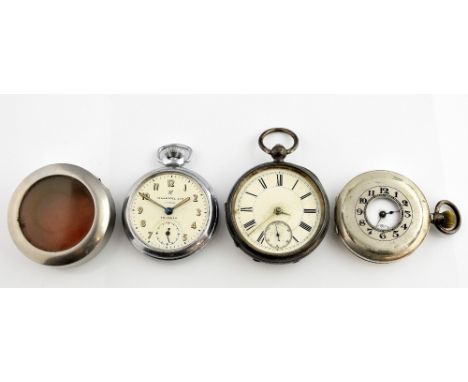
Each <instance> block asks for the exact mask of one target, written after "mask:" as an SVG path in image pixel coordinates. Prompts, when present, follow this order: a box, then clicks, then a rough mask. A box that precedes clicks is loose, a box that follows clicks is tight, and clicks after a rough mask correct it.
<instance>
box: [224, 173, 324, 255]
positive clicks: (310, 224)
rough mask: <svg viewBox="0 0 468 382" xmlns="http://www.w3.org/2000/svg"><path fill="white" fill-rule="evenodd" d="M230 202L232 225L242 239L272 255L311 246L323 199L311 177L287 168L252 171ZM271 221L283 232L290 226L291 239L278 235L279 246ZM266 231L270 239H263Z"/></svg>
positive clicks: (316, 229)
mask: <svg viewBox="0 0 468 382" xmlns="http://www.w3.org/2000/svg"><path fill="white" fill-rule="evenodd" d="M232 204H233V207H234V211H233V218H234V224H235V225H236V226H237V231H238V233H239V235H240V236H241V237H242V238H243V241H244V242H245V243H247V244H248V245H249V246H250V247H251V248H253V249H254V250H256V251H259V252H262V253H265V254H268V255H270V254H271V255H274V256H288V255H289V254H291V253H293V252H296V251H300V250H301V249H302V248H306V247H307V246H308V245H310V242H311V240H312V238H314V237H315V235H316V233H317V232H318V230H320V228H321V227H320V224H319V223H320V222H321V221H322V220H323V214H324V210H325V202H324V198H323V196H322V194H321V192H320V189H319V187H318V186H317V184H316V183H315V182H314V181H313V179H311V178H310V177H308V176H306V175H305V174H302V173H301V172H299V171H294V170H292V169H289V168H278V169H276V168H275V169H271V168H265V169H260V170H258V171H256V172H254V173H252V174H251V175H250V176H248V177H247V178H246V179H245V180H244V181H243V182H242V183H240V185H239V186H238V188H237V190H236V191H235V194H234V197H233V203H232ZM274 223H276V224H277V225H278V229H279V230H282V232H283V233H284V234H285V235H286V232H287V231H288V230H287V229H286V227H289V231H290V240H286V239H287V236H284V239H283V238H282V237H281V234H280V244H279V245H278V241H277V236H276V232H275V229H276V228H275V227H276V226H275V224H274ZM267 228H268V229H269V231H268V232H267ZM270 230H272V231H270ZM268 233H270V234H271V235H273V236H272V237H271V240H270V239H268V240H267V239H266V237H267V234H268ZM275 238H276V239H275ZM275 240H276V244H275Z"/></svg>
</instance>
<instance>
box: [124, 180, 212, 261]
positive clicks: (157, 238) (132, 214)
mask: <svg viewBox="0 0 468 382" xmlns="http://www.w3.org/2000/svg"><path fill="white" fill-rule="evenodd" d="M209 217H210V202H209V198H208V196H207V195H206V193H205V192H204V190H203V188H202V187H201V185H200V184H199V183H198V181H197V180H196V179H194V178H193V177H191V176H188V175H186V174H182V173H179V172H173V171H167V172H163V173H159V174H156V175H154V176H152V177H150V178H147V179H146V180H144V181H143V182H142V183H141V184H140V186H139V187H137V189H136V191H135V192H134V193H133V196H132V198H131V199H130V200H129V224H130V226H131V229H132V231H133V232H134V234H135V235H136V237H137V238H138V239H139V240H140V241H141V242H142V243H144V245H145V246H147V247H149V248H151V249H153V250H156V251H161V252H171V251H178V250H181V249H184V248H186V247H188V246H190V245H191V244H193V243H195V242H197V241H198V240H199V239H200V237H201V236H202V234H203V232H204V231H205V229H206V227H207V225H208V224H209Z"/></svg>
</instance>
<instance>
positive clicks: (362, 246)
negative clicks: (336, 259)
mask: <svg viewBox="0 0 468 382" xmlns="http://www.w3.org/2000/svg"><path fill="white" fill-rule="evenodd" d="M335 220H336V230H337V233H338V235H339V236H340V237H341V239H342V240H343V242H344V244H345V245H346V247H348V249H349V250H351V252H353V253H354V254H355V255H357V256H359V257H360V258H362V259H364V260H368V261H371V262H374V263H389V262H392V261H395V260H398V259H401V258H403V257H405V256H408V255H410V254H411V253H413V252H414V251H415V250H416V249H417V248H418V247H419V246H420V245H421V243H422V242H423V241H424V239H425V238H426V236H427V234H428V232H429V228H430V224H431V223H432V224H434V225H435V226H436V228H437V229H438V230H439V231H441V232H442V233H445V234H449V235H450V234H454V233H456V232H457V231H458V230H459V228H460V225H461V216H460V212H459V211H458V209H457V207H456V206H455V205H454V204H453V203H451V202H449V201H448V200H442V201H440V202H439V203H438V204H437V205H436V208H435V211H434V212H433V213H430V210H429V204H428V202H427V200H426V197H425V196H424V194H423V193H422V192H421V190H420V189H419V188H418V186H416V184H414V183H413V182H412V181H411V180H410V179H408V178H406V177H405V176H403V175H400V174H397V173H394V172H390V171H371V172H367V173H364V174H361V175H359V176H357V177H355V178H354V179H352V180H351V181H350V182H349V183H348V184H347V185H346V186H345V187H344V188H343V190H342V191H341V193H340V195H339V197H338V199H337V202H336V208H335Z"/></svg>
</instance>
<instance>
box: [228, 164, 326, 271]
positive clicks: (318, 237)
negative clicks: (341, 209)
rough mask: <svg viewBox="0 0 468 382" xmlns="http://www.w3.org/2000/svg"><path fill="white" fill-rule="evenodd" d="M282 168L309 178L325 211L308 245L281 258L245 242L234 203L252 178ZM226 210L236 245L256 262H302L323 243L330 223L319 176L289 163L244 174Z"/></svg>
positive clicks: (255, 169)
mask: <svg viewBox="0 0 468 382" xmlns="http://www.w3.org/2000/svg"><path fill="white" fill-rule="evenodd" d="M282 168H283V169H288V170H291V171H295V172H298V173H300V174H301V175H302V176H304V177H307V178H309V179H310V180H311V181H312V182H313V183H314V184H315V185H316V186H317V189H318V190H319V191H320V194H321V196H322V200H323V206H324V208H323V209H324V211H323V214H322V218H321V220H320V221H319V223H318V224H319V229H318V230H317V233H316V234H315V235H314V236H313V237H312V238H311V239H310V240H309V241H308V242H307V244H305V245H304V246H302V247H301V248H299V249H297V250H295V251H293V252H291V253H287V254H283V255H282V256H280V257H279V256H274V255H271V254H270V253H267V252H263V251H259V250H257V249H256V248H254V247H252V246H250V244H249V243H247V242H245V241H244V240H243V237H242V234H241V233H240V232H239V230H238V227H237V224H236V222H235V219H234V209H235V206H234V201H235V198H236V195H237V193H238V192H239V190H240V188H241V186H242V185H243V184H244V182H246V181H247V180H248V179H249V178H250V177H252V176H254V175H255V174H256V173H258V172H260V171H264V170H268V169H282ZM225 209H226V221H227V226H228V229H229V233H230V234H231V236H232V238H233V240H234V242H235V244H236V245H237V246H238V247H239V248H240V249H241V250H242V251H244V252H245V253H246V254H247V255H249V256H251V257H252V258H253V259H254V260H256V261H260V262H265V263H272V264H286V263H296V262H298V261H300V260H302V259H303V258H304V257H306V256H307V255H309V254H310V253H311V252H312V251H313V250H314V249H315V248H317V247H318V246H319V245H320V243H321V242H322V240H323V238H324V237H325V234H326V233H327V230H328V226H329V222H330V204H329V201H328V197H327V194H326V193H325V190H324V188H323V186H322V184H321V183H320V181H319V179H318V178H317V176H316V175H315V174H314V173H312V172H311V171H310V170H308V169H306V168H304V167H301V166H298V165H295V164H292V163H289V162H277V161H274V162H267V163H263V164H261V165H259V166H256V167H254V168H252V169H250V170H249V171H247V172H246V173H244V174H243V175H242V176H241V177H240V178H239V180H238V181H237V182H236V184H235V185H234V187H233V188H232V190H231V193H230V194H229V198H228V200H227V202H226V205H225Z"/></svg>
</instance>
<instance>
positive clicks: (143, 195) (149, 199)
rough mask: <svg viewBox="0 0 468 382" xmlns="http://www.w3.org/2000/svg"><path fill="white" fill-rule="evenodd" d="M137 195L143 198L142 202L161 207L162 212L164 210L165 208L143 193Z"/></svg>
mask: <svg viewBox="0 0 468 382" xmlns="http://www.w3.org/2000/svg"><path fill="white" fill-rule="evenodd" d="M138 194H139V195H140V196H141V197H142V198H143V200H148V201H149V202H151V203H153V204H156V205H157V206H158V207H161V208H162V209H163V210H165V209H166V207H164V206H163V205H162V204H159V203H158V202H157V201H156V200H153V199H151V198H150V197H149V196H148V195H146V194H144V193H143V192H139V193H138Z"/></svg>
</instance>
